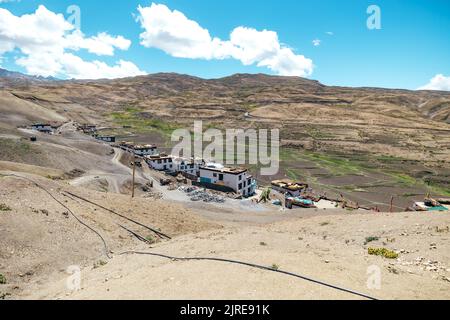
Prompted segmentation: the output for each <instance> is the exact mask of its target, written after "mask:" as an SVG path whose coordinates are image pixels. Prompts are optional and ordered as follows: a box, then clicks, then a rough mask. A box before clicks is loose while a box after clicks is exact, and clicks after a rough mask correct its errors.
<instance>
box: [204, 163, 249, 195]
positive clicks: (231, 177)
mask: <svg viewBox="0 0 450 320" xmlns="http://www.w3.org/2000/svg"><path fill="white" fill-rule="evenodd" d="M220 174H223V181H220V180H219V175H220ZM214 175H215V176H214ZM200 177H201V178H207V179H210V180H211V183H214V184H223V185H225V186H227V187H230V188H232V189H233V190H234V191H235V192H236V193H239V194H241V195H244V196H248V195H249V192H250V194H252V193H253V192H254V191H255V190H254V188H252V186H251V183H252V182H253V179H251V180H252V181H250V185H249V183H248V179H249V177H250V175H249V174H248V172H244V173H241V174H239V175H237V174H231V173H226V172H223V173H222V172H219V171H211V170H206V169H202V168H200ZM239 177H241V179H239ZM239 185H241V186H240V188H239ZM244 185H245V187H244ZM249 189H250V190H249Z"/></svg>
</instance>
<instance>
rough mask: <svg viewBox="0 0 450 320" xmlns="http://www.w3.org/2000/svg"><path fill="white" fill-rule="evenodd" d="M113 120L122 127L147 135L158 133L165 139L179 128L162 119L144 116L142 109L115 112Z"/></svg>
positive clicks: (132, 108) (133, 108)
mask: <svg viewBox="0 0 450 320" xmlns="http://www.w3.org/2000/svg"><path fill="white" fill-rule="evenodd" d="M111 116H112V119H113V121H114V122H115V123H117V124H118V125H120V126H122V127H129V128H131V129H132V130H133V131H135V132H139V133H145V132H149V131H157V132H160V133H161V134H163V135H164V136H165V137H170V135H171V134H172V132H173V131H174V130H176V129H178V128H179V126H177V125H175V124H174V123H173V122H170V123H169V122H165V121H163V120H161V119H157V118H150V117H145V116H143V112H142V110H141V109H139V108H136V107H127V108H126V109H125V110H124V111H122V112H114V113H113V114H112V115H111Z"/></svg>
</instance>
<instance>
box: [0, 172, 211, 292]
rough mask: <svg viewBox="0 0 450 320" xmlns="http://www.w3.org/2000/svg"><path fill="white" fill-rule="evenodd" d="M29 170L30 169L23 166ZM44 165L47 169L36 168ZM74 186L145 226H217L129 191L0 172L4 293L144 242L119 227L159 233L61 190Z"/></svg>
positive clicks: (174, 229) (170, 229) (174, 230)
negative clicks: (112, 191) (135, 196)
mask: <svg viewBox="0 0 450 320" xmlns="http://www.w3.org/2000/svg"><path fill="white" fill-rule="evenodd" d="M25 169H26V170H28V171H31V170H32V168H30V167H29V166H27V167H26V168H25ZM35 169H36V170H42V169H43V168H35ZM10 174H14V175H20V176H22V177H26V178H29V179H32V181H34V182H37V183H39V184H40V185H41V186H42V187H43V188H45V189H46V190H48V191H49V192H50V193H51V194H52V195H53V196H54V197H55V198H56V199H58V200H59V201H61V202H62V203H63V204H64V205H65V206H67V207H68V208H69V209H70V210H71V211H72V212H73V213H74V214H75V215H76V216H77V217H78V218H79V219H81V221H82V222H83V223H86V224H87V225H88V226H89V227H91V228H93V229H94V230H95V231H97V232H98V233H99V234H100V235H102V237H103V239H104V240H105V242H106V245H107V247H106V248H105V246H104V244H103V242H102V240H101V239H100V238H99V236H98V234H96V233H94V232H93V231H92V230H90V229H88V228H87V227H86V226H85V225H82V224H81V223H80V222H79V221H77V219H76V218H75V217H74V216H72V215H71V213H70V212H69V211H68V209H67V208H65V207H63V206H62V205H61V204H59V203H57V202H56V201H55V199H52V198H51V196H50V195H49V194H47V193H46V192H45V191H43V190H42V189H40V188H38V187H36V186H35V185H34V184H33V183H32V182H30V181H28V180H24V179H19V178H17V177H11V176H9V175H10ZM62 191H71V192H72V193H74V194H77V195H79V196H82V197H85V198H88V199H89V200H91V201H94V202H96V203H98V204H101V205H103V206H105V207H107V208H112V209H114V210H116V211H117V212H119V213H121V214H123V215H125V216H126V217H127V218H130V219H134V220H136V221H137V222H140V223H142V224H144V225H146V226H150V227H154V228H160V229H161V230H163V231H164V232H165V233H166V234H168V235H170V236H173V237H176V236H179V235H182V234H187V233H197V232H199V231H203V230H206V229H211V228H216V227H217V226H216V225H214V224H212V223H209V222H206V221H204V220H202V219H200V218H198V217H196V216H194V215H193V214H192V213H191V212H189V211H188V210H186V209H184V208H182V207H180V206H178V205H172V204H168V203H163V202H161V201H157V200H153V199H151V198H148V199H143V198H140V199H136V200H134V201H131V200H130V198H129V196H123V195H119V194H108V193H100V192H94V191H89V190H86V189H84V188H75V187H71V186H70V185H68V184H67V183H66V182H62V181H61V182H56V181H52V180H49V179H45V178H42V177H40V176H38V175H34V174H30V173H20V172H11V171H0V205H1V206H2V207H1V209H0V235H1V236H0V243H1V245H0V274H2V275H3V276H5V277H6V279H7V281H6V284H0V297H1V295H3V294H10V295H11V296H7V297H12V298H15V297H17V295H18V294H19V293H20V292H22V291H23V290H27V289H29V288H31V287H32V286H33V285H34V284H43V283H46V281H53V280H54V279H55V278H56V279H58V278H60V277H61V275H64V274H65V270H66V268H67V267H69V266H71V265H80V266H84V267H91V268H92V266H93V265H94V264H96V263H99V262H100V261H108V257H107V255H106V252H109V253H108V254H109V255H111V254H115V253H117V252H120V251H122V250H126V249H131V248H134V247H135V246H136V245H137V244H138V243H139V242H140V241H139V240H137V239H136V238H135V237H134V236H133V235H132V234H130V233H129V232H127V231H125V230H124V229H122V228H121V227H120V225H121V226H124V227H126V228H128V229H130V230H132V231H133V232H136V233H138V234H140V235H141V236H142V237H144V238H148V239H150V240H151V241H154V240H157V239H158V237H157V236H156V235H155V233H153V232H152V231H150V230H148V229H146V228H145V227H142V226H139V225H137V224H135V223H132V222H130V221H128V220H126V219H124V218H120V217H118V216H116V215H113V214H111V213H110V212H107V211H105V210H102V209H100V208H98V207H95V206H93V205H90V204H87V203H85V202H82V201H80V200H77V199H73V198H70V197H67V196H64V195H63V194H62Z"/></svg>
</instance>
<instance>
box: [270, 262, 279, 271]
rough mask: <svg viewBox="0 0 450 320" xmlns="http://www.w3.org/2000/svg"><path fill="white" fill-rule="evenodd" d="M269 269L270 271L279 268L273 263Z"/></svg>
mask: <svg viewBox="0 0 450 320" xmlns="http://www.w3.org/2000/svg"><path fill="white" fill-rule="evenodd" d="M270 269H272V270H280V266H279V265H277V264H275V263H274V264H272V266H271V267H270Z"/></svg>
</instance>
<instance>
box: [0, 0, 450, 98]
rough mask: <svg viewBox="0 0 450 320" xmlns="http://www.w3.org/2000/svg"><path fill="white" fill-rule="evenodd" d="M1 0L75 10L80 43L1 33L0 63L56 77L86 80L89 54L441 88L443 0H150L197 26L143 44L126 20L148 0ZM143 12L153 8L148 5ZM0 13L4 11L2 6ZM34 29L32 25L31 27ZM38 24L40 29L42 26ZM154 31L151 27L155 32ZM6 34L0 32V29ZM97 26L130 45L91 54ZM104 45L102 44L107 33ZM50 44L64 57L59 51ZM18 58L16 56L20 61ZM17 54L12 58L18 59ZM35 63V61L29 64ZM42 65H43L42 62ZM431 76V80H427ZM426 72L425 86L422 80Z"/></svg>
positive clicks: (143, 63) (22, 8) (145, 67)
mask: <svg viewBox="0 0 450 320" xmlns="http://www.w3.org/2000/svg"><path fill="white" fill-rule="evenodd" d="M4 1H5V0H3V1H2V0H0V7H1V8H4V9H6V10H7V11H9V12H10V13H11V14H12V15H13V16H16V17H21V16H22V15H24V14H34V13H35V12H36V10H37V8H38V7H39V5H44V6H45V8H46V9H47V10H48V11H51V12H52V13H55V14H57V13H61V14H64V16H65V18H66V19H68V18H69V16H70V14H68V13H67V12H66V10H67V8H68V7H69V6H70V5H72V4H75V5H78V6H79V7H80V9H81V31H82V32H83V41H86V40H87V41H86V44H85V45H83V46H81V47H80V48H78V47H77V48H72V47H70V45H67V44H64V45H61V46H60V45H58V47H57V48H56V47H55V49H54V50H53V49H52V50H53V51H52V52H51V53H47V52H46V51H42V52H41V51H39V50H44V49H40V48H37V47H36V44H33V45H32V46H31V45H23V43H24V41H28V40H29V39H28V37H29V36H30V35H29V32H30V31H28V37H27V36H26V35H25V33H26V30H24V31H23V32H24V35H13V36H11V32H10V31H9V36H8V37H9V38H7V43H8V44H9V46H8V50H7V49H5V48H4V49H3V52H2V47H1V42H0V54H1V56H2V57H3V58H2V60H1V61H0V65H1V66H2V67H3V68H6V69H10V70H16V71H21V72H25V73H30V74H36V73H45V75H55V76H58V77H62V78H68V77H81V78H82V77H93V76H92V74H93V73H89V72H88V71H89V70H88V69H91V68H90V64H89V63H90V62H92V61H98V62H102V63H104V64H105V65H100V66H99V65H98V64H97V65H96V68H98V74H99V75H104V77H115V76H116V75H117V76H120V75H124V76H125V75H135V74H142V73H155V72H178V73H186V74H191V75H195V76H200V77H204V78H218V77H223V76H227V75H230V74H233V73H260V72H261V73H269V74H285V75H300V76H308V78H311V79H316V80H319V81H320V82H322V83H324V84H327V85H342V86H356V87H357V86H376V87H387V88H407V89H417V88H419V87H422V86H425V85H427V84H428V87H427V88H429V89H442V90H450V78H449V76H450V62H449V61H450V40H449V39H450V36H449V31H450V1H448V0H429V1H427V0H408V1H382V0H372V1H365V0H347V1H338V0H321V1H303V0H286V1H282V0H278V1H272V0H265V1H256V0H247V1H242V0H241V1H238V0H227V1H219V0H216V1H210V0H169V1H163V0H161V1H155V3H156V4H159V5H164V6H166V7H167V10H168V11H164V12H167V17H166V18H167V19H166V20H164V21H163V22H161V23H162V24H163V25H164V24H165V23H166V22H167V21H169V20H170V21H173V20H176V19H181V22H183V21H184V23H187V22H186V21H185V20H184V19H182V18H179V17H177V16H175V15H174V14H173V10H177V11H179V12H181V13H182V14H183V15H184V16H185V18H186V20H189V21H190V22H194V23H196V24H197V25H198V31H199V32H196V30H197V27H193V28H192V30H191V29H189V28H187V27H186V28H185V27H183V24H182V23H181V22H177V23H181V24H179V25H180V26H182V27H181V28H179V29H183V30H182V31H179V30H177V31H176V32H179V33H180V34H177V36H176V38H173V37H169V38H165V37H166V36H167V32H165V31H167V30H164V27H160V28H159V29H157V30H156V29H152V30H153V33H152V35H151V36H149V37H147V45H143V44H141V43H140V42H141V40H142V37H141V34H142V33H143V32H145V31H146V30H145V28H144V27H143V26H142V25H141V22H139V21H136V17H138V16H139V15H141V16H142V15H143V13H142V12H139V11H138V6H139V5H140V6H141V7H142V8H150V6H151V4H152V2H151V1H136V0H130V1H104V0H96V1H84V0H69V1H66V0H21V1H12V0H9V1H7V2H6V3H5V2H4ZM372 4H375V5H377V6H378V7H379V8H380V9H381V29H379V30H369V29H368V28H367V24H366V21H367V19H368V18H369V14H367V12H366V10H367V8H368V7H369V5H372ZM159 8H160V9H161V8H163V7H159ZM153 9H155V10H156V7H154V8H153ZM155 10H153V11H152V12H150V10H149V11H148V12H147V13H148V15H147V16H146V20H145V21H146V23H147V25H148V26H150V27H151V28H153V26H154V21H153V20H152V19H154V18H155V17H160V16H161V14H158V12H161V11H158V12H156V11H155ZM3 14H6V13H5V11H3ZM161 19H162V18H161ZM164 19H165V18H164ZM38 20H39V19H38ZM1 21H2V20H1V15H0V22H1ZM3 21H10V20H3ZM11 21H12V20H11ZM17 21H20V20H17ZM141 21H142V20H141ZM17 23H18V24H23V23H21V22H17ZM33 23H41V22H39V21H37V22H33ZM43 23H45V22H43ZM3 24H5V23H3ZM58 25H59V24H58ZM175 25H177V24H175ZM186 26H187V25H186ZM189 26H191V27H192V25H190V24H189ZM240 26H242V27H246V29H239V30H237V31H236V37H237V38H239V39H241V40H240V42H236V43H234V44H233V47H232V48H231V47H230V48H229V49H227V50H226V52H225V53H223V51H222V49H220V48H222V46H225V45H227V46H228V45H229V43H230V41H229V40H230V33H231V32H232V31H233V30H235V29H236V28H237V27H240ZM10 27H11V28H12V26H10ZM40 27H41V26H40V25H39V26H38V27H35V26H34V25H33V28H36V29H38V28H40ZM2 28H3V29H5V28H8V26H6V27H5V26H4V25H3V26H1V25H0V41H5V40H2V38H1V37H2ZM52 28H53V26H52ZM47 29H48V28H46V27H45V26H44V27H43V29H42V30H47ZM39 30H40V29H39ZM155 30H156V31H157V32H159V33H158V34H156V35H155V34H154V32H155ZM201 30H203V31H207V32H209V35H210V36H211V39H213V38H215V37H216V38H218V39H220V41H221V46H220V48H216V47H214V44H212V42H209V41H203V40H204V37H202V38H201V39H200V40H199V39H197V35H198V34H201V32H200V31H201ZM263 30H268V31H273V32H276V36H277V39H278V42H274V40H273V35H274V33H271V34H269V33H267V34H263V33H260V32H261V31H263ZM7 31H8V30H6V31H5V30H3V34H5V33H8V32H7ZM66 31H67V30H66ZM147 31H148V30H147ZM169 31H170V30H169ZM184 31H186V32H184ZM188 31H189V32H191V33H189V32H188ZM238 31H239V32H238ZM67 32H71V30H68V31H67ZM99 32H105V33H107V34H108V35H110V36H111V37H113V38H114V37H117V36H122V37H123V38H125V39H126V40H129V41H130V43H129V45H127V43H123V42H116V40H117V39H116V40H114V42H113V43H114V44H113V45H112V47H111V48H109V49H111V50H113V51H114V52H113V54H105V52H103V51H102V52H98V51H99V50H97V49H95V48H93V47H95V46H98V45H102V44H104V42H105V41H106V40H104V39H103V40H99V39H97V38H95V39H93V38H92V37H95V36H96V35H98V33H99ZM327 32H328V33H327ZM36 33H37V34H38V35H37V36H36V37H41V36H42V37H44V38H45V35H44V34H43V33H42V32H40V31H39V32H38V31H37V32H36ZM192 33H193V35H192ZM259 35H260V36H261V37H259ZM184 36H187V37H188V38H189V39H188V40H186V41H184V39H181V38H180V37H184ZM21 37H22V38H21ZM52 37H53V36H52ZM55 37H56V36H55ZM249 38H250V39H253V38H255V39H258V40H257V41H259V42H258V44H255V46H256V48H255V47H248V46H247V45H246V41H248V40H249ZM24 39H25V40H24ZM45 39H46V41H47V40H48V38H45ZM193 39H194V40H193ZM91 40H93V41H91ZM314 40H320V44H319V41H316V44H319V45H314V44H313V41H314ZM96 41H103V42H102V43H96ZM117 41H118V40H117ZM233 41H234V40H233ZM38 42H39V43H41V41H38ZM106 42H108V43H110V41H109V40H107V41H106ZM255 42H256V40H255ZM5 43H6V42H5ZM178 45H181V48H180V47H177V46H178ZM68 46H69V47H68ZM190 46H192V50H191V47H190ZM12 47H14V49H11V48H12ZM212 47H214V48H212ZM268 47H270V48H271V49H267V48H268ZM47 48H48V46H47ZM61 48H63V49H61ZM274 48H275V49H274ZM276 48H278V49H276ZM45 50H47V49H45ZM60 50H64V52H65V53H71V55H70V56H65V57H64V58H62V55H63V53H61V52H60ZM255 50H256V51H257V52H255ZM258 50H259V51H258ZM27 51H28V53H27ZM57 51H58V53H56V52H57ZM36 52H39V54H37V53H36ZM53 55H54V56H55V58H54V59H55V60H58V59H59V60H58V64H57V65H54V66H53V65H52V67H51V68H48V69H46V66H45V65H44V64H43V63H42V60H43V59H44V58H43V57H44V56H51V57H53ZM23 56H25V57H26V59H22V60H20V58H21V57H23ZM56 56H57V58H56ZM75 56H76V58H75ZM18 59H19V61H22V62H19V63H18ZM78 59H79V60H82V61H83V63H84V67H83V68H81V67H80V70H72V71H68V70H67V69H68V68H70V67H68V61H74V62H73V63H75V62H76V61H78ZM120 60H123V61H126V62H130V65H126V66H125V65H121V66H120V68H119V67H118V68H117V69H114V70H112V69H109V66H114V65H116V64H117V63H118V61H120ZM39 62H41V65H38V64H39ZM80 63H81V62H80ZM48 64H52V63H51V62H50V61H49V62H48ZM131 64H132V65H131ZM258 64H260V66H258ZM92 70H94V69H92ZM95 70H97V69H95ZM437 75H441V77H440V78H436V77H437ZM432 78H434V82H435V83H434V84H432V83H430V80H431V79H432Z"/></svg>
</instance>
